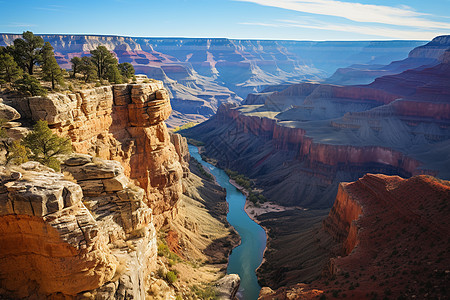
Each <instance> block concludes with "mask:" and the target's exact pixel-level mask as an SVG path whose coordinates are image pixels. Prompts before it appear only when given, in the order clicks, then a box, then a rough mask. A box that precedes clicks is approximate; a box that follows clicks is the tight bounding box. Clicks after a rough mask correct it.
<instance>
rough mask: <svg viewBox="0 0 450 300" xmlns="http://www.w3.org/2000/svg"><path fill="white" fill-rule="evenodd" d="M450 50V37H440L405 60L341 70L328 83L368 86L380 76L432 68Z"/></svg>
mask: <svg viewBox="0 0 450 300" xmlns="http://www.w3.org/2000/svg"><path fill="white" fill-rule="evenodd" d="M449 48H450V36H448V35H443V36H438V37H436V38H434V39H433V40H432V41H430V42H429V43H427V44H426V45H423V46H419V47H417V48H414V49H413V50H411V52H410V53H409V55H408V57H407V58H405V59H402V60H398V61H393V62H391V63H389V64H386V65H384V64H379V63H376V62H371V63H369V64H360V65H353V66H350V67H346V68H339V69H338V70H336V72H335V73H334V74H333V75H332V76H331V77H330V78H328V79H327V80H326V82H328V83H334V84H347V85H348V84H368V83H371V82H372V81H373V80H374V79H375V78H377V77H380V76H385V75H391V74H398V73H400V72H403V71H406V70H408V69H415V68H418V67H422V68H425V67H432V66H434V65H436V64H438V63H439V60H440V59H441V57H442V55H443V54H444V52H445V51H446V50H447V49H449Z"/></svg>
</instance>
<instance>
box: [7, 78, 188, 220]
mask: <svg viewBox="0 0 450 300" xmlns="http://www.w3.org/2000/svg"><path fill="white" fill-rule="evenodd" d="M12 105H14V106H15V107H16V108H17V109H18V110H19V111H20V113H21V115H22V117H24V118H29V119H33V120H39V119H42V120H46V121H47V122H48V124H49V126H50V127H51V128H53V130H54V131H55V132H57V133H59V134H60V135H63V136H68V137H70V138H71V140H72V145H73V148H74V150H75V151H76V152H79V153H86V154H91V155H94V156H98V157H100V158H104V159H111V160H116V161H119V162H120V163H121V165H122V167H123V168H124V174H125V175H126V176H129V177H130V178H131V179H133V180H135V182H136V183H137V184H138V185H139V186H140V187H142V188H143V189H144V190H145V194H146V195H145V196H146V201H147V202H148V203H149V205H150V207H151V208H152V209H153V213H154V214H155V224H156V225H157V226H160V225H161V224H162V223H164V219H165V217H167V216H169V215H170V214H171V213H172V209H173V207H174V206H175V204H176V202H177V201H178V199H179V197H180V195H181V193H182V183H181V179H182V176H183V169H182V166H181V164H180V162H182V159H181V158H180V157H179V155H178V154H177V150H176V149H175V147H174V145H173V144H172V143H171V138H170V135H169V133H168V130H167V128H166V125H165V124H164V120H166V119H167V118H168V117H169V115H170V112H171V107H170V101H169V95H168V93H167V91H166V90H165V89H164V88H163V85H162V82H160V81H155V82H151V83H147V84H145V83H143V84H133V85H131V84H122V85H114V86H105V87H99V88H94V89H89V90H81V91H77V92H75V93H72V94H59V93H56V94H50V95H48V96H45V97H30V98H25V99H22V100H21V101H15V102H13V103H12ZM181 145H182V143H181V142H178V149H179V151H185V149H184V150H183V149H181ZM180 153H182V152H180ZM183 164H184V165H185V164H186V163H183ZM185 168H186V167H185Z"/></svg>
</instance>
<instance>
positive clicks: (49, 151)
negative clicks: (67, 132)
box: [23, 120, 72, 171]
mask: <svg viewBox="0 0 450 300" xmlns="http://www.w3.org/2000/svg"><path fill="white" fill-rule="evenodd" d="M23 144H24V145H25V146H26V147H27V148H28V149H30V150H31V154H30V155H29V158H30V160H34V161H38V162H40V163H42V164H44V165H46V166H48V167H50V168H53V169H55V170H57V171H58V170H59V167H60V163H59V161H58V160H57V159H56V158H55V156H57V155H59V154H68V153H71V152H72V143H71V141H70V139H68V138H62V137H59V136H57V135H56V134H54V133H53V132H52V131H51V130H50V128H48V123H47V121H42V120H39V121H37V123H36V124H35V125H34V127H33V131H32V132H31V133H29V134H28V135H27V136H26V137H24V139H23Z"/></svg>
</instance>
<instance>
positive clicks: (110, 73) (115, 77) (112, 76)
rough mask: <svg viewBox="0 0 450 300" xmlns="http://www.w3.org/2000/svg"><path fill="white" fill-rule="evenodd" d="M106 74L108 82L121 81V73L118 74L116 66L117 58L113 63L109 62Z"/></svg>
mask: <svg viewBox="0 0 450 300" xmlns="http://www.w3.org/2000/svg"><path fill="white" fill-rule="evenodd" d="M106 75H107V77H108V81H109V82H114V83H122V74H120V71H119V69H118V68H117V60H116V63H115V64H111V65H109V66H108V69H107V71H106Z"/></svg>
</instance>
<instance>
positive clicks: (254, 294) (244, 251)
mask: <svg viewBox="0 0 450 300" xmlns="http://www.w3.org/2000/svg"><path fill="white" fill-rule="evenodd" d="M189 152H190V153H191V156H192V157H194V158H195V159H196V160H198V161H199V162H200V163H201V164H202V165H203V166H204V167H205V168H206V169H208V170H209V171H210V172H211V174H212V175H214V177H215V178H216V180H217V182H218V183H219V185H220V186H222V187H223V188H225V189H226V191H227V202H228V207H229V212H228V215H227V220H228V222H229V223H230V224H231V225H232V226H233V227H234V228H235V229H236V231H237V232H238V233H239V235H240V236H241V244H240V245H239V246H237V247H236V248H234V249H233V252H232V253H231V255H230V257H229V261H228V269H227V273H228V274H238V275H239V277H241V285H240V288H239V291H238V295H237V296H238V297H239V299H244V300H253V299H257V298H258V294H259V291H260V289H261V287H260V286H259V284H258V280H257V278H256V274H255V270H256V268H258V267H259V265H260V264H261V262H262V258H263V253H264V249H265V247H266V233H265V231H264V229H263V228H262V227H261V226H259V225H258V224H257V223H255V222H254V221H253V220H252V219H250V218H249V216H248V215H247V213H246V212H245V211H244V205H245V196H244V195H243V194H242V193H241V191H239V190H238V189H237V188H236V187H234V186H233V185H232V184H231V183H230V181H229V180H230V178H229V177H228V176H227V174H226V173H225V172H224V171H223V170H221V169H219V168H216V167H215V166H213V165H211V164H209V163H207V162H205V161H203V159H202V158H201V156H200V154H199V153H198V149H197V147H195V146H192V145H189Z"/></svg>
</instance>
